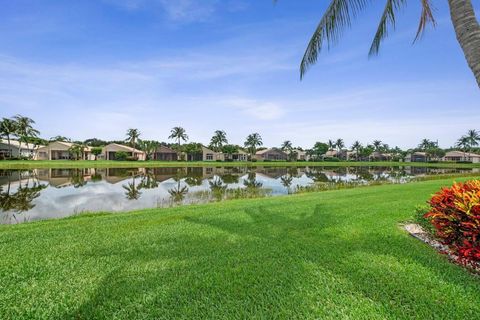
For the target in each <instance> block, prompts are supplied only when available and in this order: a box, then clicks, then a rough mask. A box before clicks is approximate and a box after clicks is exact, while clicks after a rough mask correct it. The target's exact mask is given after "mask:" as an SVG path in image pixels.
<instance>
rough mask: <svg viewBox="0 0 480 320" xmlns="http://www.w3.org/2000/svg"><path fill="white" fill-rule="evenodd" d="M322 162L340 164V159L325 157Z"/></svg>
mask: <svg viewBox="0 0 480 320" xmlns="http://www.w3.org/2000/svg"><path fill="white" fill-rule="evenodd" d="M323 161H327V162H340V159H338V158H335V157H325V158H323Z"/></svg>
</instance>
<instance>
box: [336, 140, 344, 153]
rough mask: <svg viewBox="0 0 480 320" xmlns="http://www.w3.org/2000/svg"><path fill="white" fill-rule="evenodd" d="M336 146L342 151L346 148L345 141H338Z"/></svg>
mask: <svg viewBox="0 0 480 320" xmlns="http://www.w3.org/2000/svg"><path fill="white" fill-rule="evenodd" d="M335 146H336V147H337V149H338V151H342V149H343V148H344V147H345V142H343V139H340V138H339V139H337V141H335Z"/></svg>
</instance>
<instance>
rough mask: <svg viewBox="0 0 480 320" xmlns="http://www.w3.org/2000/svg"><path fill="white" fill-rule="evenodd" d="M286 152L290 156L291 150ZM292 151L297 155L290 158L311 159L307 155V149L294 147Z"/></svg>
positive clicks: (298, 159) (296, 159)
mask: <svg viewBox="0 0 480 320" xmlns="http://www.w3.org/2000/svg"><path fill="white" fill-rule="evenodd" d="M285 153H286V154H287V155H288V158H290V151H285ZM292 153H293V154H294V155H295V159H289V160H295V161H307V160H309V156H308V155H307V152H306V151H303V150H300V149H293V150H292Z"/></svg>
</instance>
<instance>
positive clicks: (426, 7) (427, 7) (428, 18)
mask: <svg viewBox="0 0 480 320" xmlns="http://www.w3.org/2000/svg"><path fill="white" fill-rule="evenodd" d="M420 1H421V3H422V13H421V14H420V22H419V24H418V30H417V34H416V36H415V40H413V42H415V41H417V40H418V39H419V38H421V36H422V35H423V33H424V32H425V28H426V27H427V24H429V23H431V24H432V25H433V26H434V27H435V26H436V25H437V23H436V21H435V18H434V17H433V10H432V5H431V3H430V0H420Z"/></svg>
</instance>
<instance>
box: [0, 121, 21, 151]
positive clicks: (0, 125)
mask: <svg viewBox="0 0 480 320" xmlns="http://www.w3.org/2000/svg"><path fill="white" fill-rule="evenodd" d="M17 129H18V126H17V122H16V121H15V120H13V119H8V118H3V119H2V121H0V135H2V136H5V137H7V141H8V149H9V150H10V157H12V147H11V144H10V137H11V136H14V135H16V134H17Z"/></svg>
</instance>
